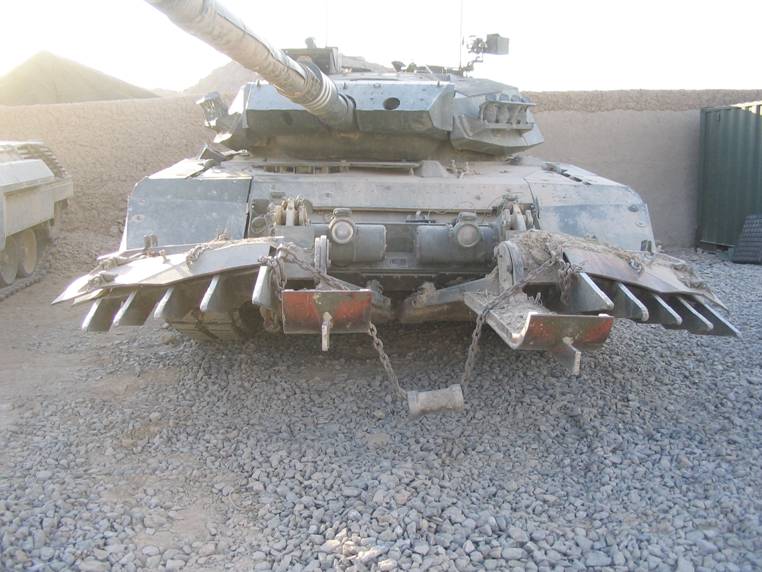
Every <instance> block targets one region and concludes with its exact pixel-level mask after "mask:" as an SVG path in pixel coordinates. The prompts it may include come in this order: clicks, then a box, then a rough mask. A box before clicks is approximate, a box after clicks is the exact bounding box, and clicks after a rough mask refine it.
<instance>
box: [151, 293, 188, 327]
mask: <svg viewBox="0 0 762 572" xmlns="http://www.w3.org/2000/svg"><path fill="white" fill-rule="evenodd" d="M196 307H197V306H196V304H195V303H194V302H193V300H192V299H191V297H190V296H189V295H188V294H187V293H186V291H185V290H184V289H183V288H182V287H181V286H170V287H169V288H168V289H167V291H166V292H164V295H163V296H162V297H161V300H159V303H158V304H157V305H156V310H155V311H154V314H153V315H154V317H155V318H157V319H161V320H165V321H171V320H180V319H181V318H183V317H184V316H185V315H186V314H187V313H188V312H190V311H191V310H193V309H194V308H196Z"/></svg>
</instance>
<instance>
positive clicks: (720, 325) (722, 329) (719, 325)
mask: <svg viewBox="0 0 762 572" xmlns="http://www.w3.org/2000/svg"><path fill="white" fill-rule="evenodd" d="M691 302H692V306H693V309H694V310H696V311H697V312H698V313H699V314H701V315H702V316H704V318H706V319H707V320H709V321H710V322H711V323H712V326H714V327H713V328H712V331H711V332H708V335H710V336H732V337H736V338H740V337H741V332H739V331H738V329H737V328H736V327H735V326H734V325H733V324H731V323H730V322H728V321H727V320H726V319H725V318H723V317H722V316H721V315H720V314H719V313H718V312H716V311H715V310H713V309H712V308H710V307H709V306H707V305H706V304H704V303H702V302H700V301H699V300H696V299H693V300H691ZM689 303H690V302H689Z"/></svg>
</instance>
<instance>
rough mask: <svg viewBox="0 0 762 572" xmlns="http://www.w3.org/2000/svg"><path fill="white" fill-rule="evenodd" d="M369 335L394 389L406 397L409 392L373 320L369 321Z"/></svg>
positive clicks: (402, 396) (403, 397)
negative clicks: (395, 369)
mask: <svg viewBox="0 0 762 572" xmlns="http://www.w3.org/2000/svg"><path fill="white" fill-rule="evenodd" d="M368 335H369V336H370V339H371V340H373V347H374V348H375V349H376V352H377V353H378V359H379V361H381V365H382V366H383V367H384V370H386V377H388V378H389V381H390V382H391V384H392V387H394V391H395V392H396V393H397V395H399V396H400V397H401V398H402V399H405V398H406V397H407V393H405V390H404V389H402V386H401V385H400V380H399V378H398V377H397V374H396V373H395V371H394V367H392V360H390V359H389V356H388V355H387V353H386V350H384V342H382V341H381V338H379V337H378V330H377V329H376V325H375V324H374V323H373V322H370V323H368Z"/></svg>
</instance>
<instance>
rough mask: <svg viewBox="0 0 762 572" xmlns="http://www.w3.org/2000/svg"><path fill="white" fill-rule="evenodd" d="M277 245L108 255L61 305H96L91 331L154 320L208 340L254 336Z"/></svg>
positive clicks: (258, 242) (87, 323) (231, 244)
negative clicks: (258, 302) (267, 260)
mask: <svg viewBox="0 0 762 572" xmlns="http://www.w3.org/2000/svg"><path fill="white" fill-rule="evenodd" d="M273 245H274V241H273V240H270V239H247V240H241V241H212V242H210V243H205V244H201V245H197V246H193V247H190V248H189V247H187V246H186V247H167V248H166V249H162V250H161V251H158V250H154V249H151V250H149V249H146V250H144V251H136V252H125V253H121V254H119V255H118V256H112V257H108V258H104V259H102V260H101V261H100V263H99V265H98V267H97V268H96V269H95V270H94V271H93V272H91V273H90V274H87V275H85V276H83V277H81V278H79V279H77V280H75V281H74V282H73V283H72V284H71V285H70V286H69V287H68V288H67V289H66V290H65V291H64V292H63V293H62V294H61V295H60V296H59V297H58V298H57V299H56V300H55V301H54V303H60V302H64V301H71V302H73V303H75V304H82V303H91V307H90V309H89V311H88V312H87V315H86V316H85V319H84V321H83V323H82V329H83V330H85V331H87V332H107V331H109V330H110V329H111V328H112V327H122V326H142V325H143V324H144V323H145V322H146V321H147V320H148V319H149V318H150V317H151V316H154V317H155V318H158V319H161V320H164V321H166V322H167V323H169V324H170V325H172V326H174V327H175V328H176V329H177V330H179V331H181V332H182V333H185V334H187V335H189V336H191V337H193V338H196V339H201V340H230V339H237V338H242V337H246V336H247V335H248V334H249V333H250V331H251V329H252V326H251V323H252V320H250V319H247V318H249V317H250V316H251V313H252V312H254V313H256V310H255V309H253V308H252V307H249V308H246V306H247V304H248V305H249V306H251V305H250V300H251V297H252V289H253V288H254V285H255V283H256V280H257V275H258V271H259V266H260V260H261V259H262V258H263V257H266V256H268V255H269V254H270V252H271V250H272V248H273Z"/></svg>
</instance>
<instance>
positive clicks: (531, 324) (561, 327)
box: [465, 292, 614, 375]
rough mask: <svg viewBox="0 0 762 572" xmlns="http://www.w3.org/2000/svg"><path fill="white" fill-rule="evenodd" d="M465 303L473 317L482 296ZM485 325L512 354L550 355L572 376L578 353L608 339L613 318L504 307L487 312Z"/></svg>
mask: <svg viewBox="0 0 762 572" xmlns="http://www.w3.org/2000/svg"><path fill="white" fill-rule="evenodd" d="M465 303H466V305H467V306H468V307H469V308H471V309H472V310H473V311H474V312H476V313H477V314H480V313H481V312H482V311H483V310H484V308H485V305H486V302H485V298H484V296H483V295H480V294H475V293H471V292H469V293H467V294H466V295H465ZM486 322H487V323H488V324H489V325H490V327H491V328H492V329H493V330H495V332H496V333H497V334H498V335H499V336H500V337H501V338H502V339H503V341H505V343H506V344H508V346H509V347H510V348H511V349H514V350H530V351H531V350H534V351H547V352H550V353H551V354H552V355H553V356H554V357H555V358H556V359H558V361H559V362H561V364H563V365H564V366H565V367H566V368H567V369H568V370H569V372H570V373H571V374H572V375H579V370H580V358H581V352H582V350H585V351H587V350H594V349H597V348H598V347H600V346H601V345H602V344H603V343H604V342H605V341H606V339H607V338H608V336H609V333H610V332H611V327H612V325H613V323H614V317H613V316H608V315H600V316H584V315H575V314H571V315H568V314H554V313H551V312H549V311H548V310H546V309H543V308H542V307H541V306H539V305H536V306H535V307H528V306H527V305H526V304H517V305H516V306H515V307H512V305H510V304H509V305H508V306H507V307H504V308H498V309H494V310H490V311H489V312H488V313H487V318H486Z"/></svg>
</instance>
